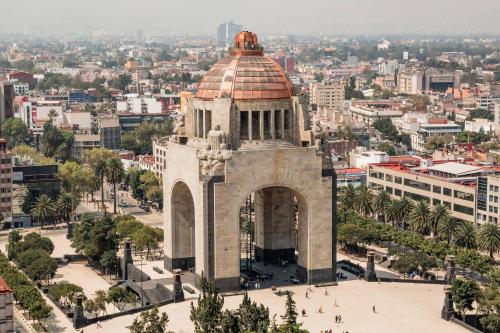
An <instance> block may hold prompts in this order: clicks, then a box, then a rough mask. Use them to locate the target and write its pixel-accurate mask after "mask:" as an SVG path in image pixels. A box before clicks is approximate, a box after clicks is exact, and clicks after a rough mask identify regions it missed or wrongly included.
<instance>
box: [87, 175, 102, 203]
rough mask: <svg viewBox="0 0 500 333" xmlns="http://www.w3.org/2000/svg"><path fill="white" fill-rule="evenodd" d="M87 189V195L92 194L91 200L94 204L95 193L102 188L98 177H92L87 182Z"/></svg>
mask: <svg viewBox="0 0 500 333" xmlns="http://www.w3.org/2000/svg"><path fill="white" fill-rule="evenodd" d="M85 188H86V191H87V193H89V194H90V199H91V200H92V202H94V193H95V192H96V191H98V190H99V189H100V188H101V180H100V179H99V177H97V176H96V175H93V176H92V177H90V179H88V180H87V184H86V185H85ZM87 201H88V196H87Z"/></svg>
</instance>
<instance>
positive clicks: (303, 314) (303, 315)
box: [302, 309, 306, 317]
mask: <svg viewBox="0 0 500 333" xmlns="http://www.w3.org/2000/svg"><path fill="white" fill-rule="evenodd" d="M305 316H306V310H305V309H302V317H305Z"/></svg>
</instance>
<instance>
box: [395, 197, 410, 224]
mask: <svg viewBox="0 0 500 333" xmlns="http://www.w3.org/2000/svg"><path fill="white" fill-rule="evenodd" d="M398 208H399V210H398V215H397V217H398V219H399V221H401V224H402V226H403V229H405V228H406V221H407V220H408V218H409V217H410V214H411V212H412V210H413V201H412V200H411V199H410V198H408V197H407V196H405V195H404V196H402V197H401V198H400V199H399V202H398Z"/></svg>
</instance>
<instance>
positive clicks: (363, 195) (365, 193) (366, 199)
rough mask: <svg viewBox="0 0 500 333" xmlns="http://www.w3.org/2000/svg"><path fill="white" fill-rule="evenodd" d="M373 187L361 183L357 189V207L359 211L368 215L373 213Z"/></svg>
mask: <svg viewBox="0 0 500 333" xmlns="http://www.w3.org/2000/svg"><path fill="white" fill-rule="evenodd" d="M374 197H375V195H374V194H373V189H371V188H369V187H368V186H366V185H361V186H360V187H358V188H357V189H356V208H357V209H358V211H359V212H360V213H361V214H363V215H365V216H368V215H370V214H371V213H373V198H374Z"/></svg>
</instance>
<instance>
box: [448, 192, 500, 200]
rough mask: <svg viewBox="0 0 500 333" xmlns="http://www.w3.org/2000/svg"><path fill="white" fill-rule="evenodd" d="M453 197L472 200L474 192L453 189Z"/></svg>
mask: <svg viewBox="0 0 500 333" xmlns="http://www.w3.org/2000/svg"><path fill="white" fill-rule="evenodd" d="M455 198H457V199H462V200H467V201H474V194H471V193H466V192H462V191H457V190H455ZM497 199H498V197H497Z"/></svg>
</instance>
